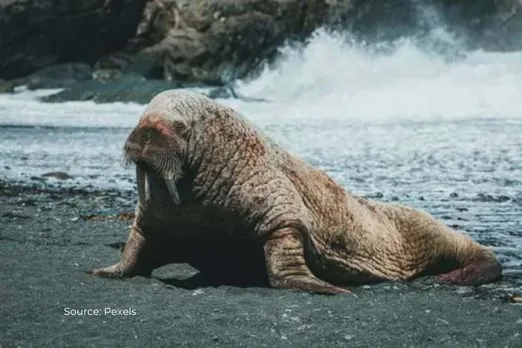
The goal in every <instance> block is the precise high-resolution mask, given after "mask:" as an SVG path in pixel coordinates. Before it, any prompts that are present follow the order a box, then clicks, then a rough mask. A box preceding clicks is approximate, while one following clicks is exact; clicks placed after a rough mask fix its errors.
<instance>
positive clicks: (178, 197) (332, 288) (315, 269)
mask: <svg viewBox="0 0 522 348" xmlns="http://www.w3.org/2000/svg"><path fill="white" fill-rule="evenodd" d="M123 152H124V157H125V159H126V161H127V163H128V164H129V165H133V166H135V168H136V181H137V191H138V202H137V207H136V214H135V219H134V221H133V223H132V227H131V228H130V233H129V236H128V239H127V242H126V244H125V246H124V248H123V251H122V253H121V257H120V260H119V262H117V263H115V264H113V265H112V266H109V267H105V268H98V269H92V270H89V271H88V272H89V273H91V274H94V275H97V276H103V277H132V276H136V275H143V276H151V274H152V271H153V270H154V269H156V268H158V267H160V266H162V265H165V264H169V263H188V264H190V265H192V266H193V267H195V268H196V269H198V270H200V271H201V272H202V273H205V272H206V273H207V274H212V275H214V276H217V277H239V278H241V277H251V276H253V277H264V279H266V281H267V284H268V285H269V286H271V287H273V288H283V289H293V290H302V291H308V292H314V293H321V294H341V293H350V291H349V290H348V287H349V286H353V285H360V284H365V283H370V282H378V281H392V280H396V281H408V280H410V279H413V278H415V277H418V276H421V275H434V276H437V277H438V278H437V279H438V281H440V282H443V283H458V284H462V285H478V284H484V283H488V282H493V281H496V280H498V279H499V278H500V277H501V274H502V267H501V264H500V263H499V261H498V260H497V258H496V257H495V255H494V253H493V252H492V251H491V250H490V249H489V248H487V247H485V246H483V245H480V244H479V243H477V242H476V241H474V240H473V239H472V238H471V237H469V236H468V235H466V234H465V233H464V232H460V231H456V230H454V229H451V228H449V227H447V226H446V225H444V224H443V223H442V222H441V221H438V220H437V219H435V218H434V217H432V216H431V215H429V214H428V213H426V212H424V211H421V210H419V209H414V208H411V207H407V206H405V205H402V204H398V203H386V202H379V201H375V200H370V199H367V198H364V197H358V196H355V195H353V194H351V193H350V192H349V191H348V190H347V189H345V188H343V187H341V186H340V185H339V184H337V183H336V182H334V181H333V180H332V179H331V178H330V177H329V176H328V175H327V174H326V173H325V172H323V171H321V170H319V169H316V168H314V167H313V166H311V165H309V164H308V163H306V162H305V161H303V160H302V159H300V158H299V157H298V156H296V155H293V154H290V153H289V152H287V151H286V150H284V149H283V148H282V147H280V146H279V145H278V144H277V143H276V142H274V141H273V140H272V139H271V138H269V137H268V136H266V135H265V134H264V133H263V132H262V131H261V130H260V129H258V128H257V127H256V126H255V125H254V124H253V123H251V122H250V121H248V120H247V119H246V118H245V117H243V115H242V114H240V113H239V112H237V111H235V110H234V109H232V108H230V107H227V106H224V105H221V104H220V103H217V102H215V101H213V100H211V99H209V98H207V97H206V96H204V95H202V94H199V93H197V92H190V91H181V90H167V91H164V92H161V93H159V94H158V95H156V96H155V97H154V98H153V99H152V100H151V101H150V103H149V105H148V106H147V108H146V110H145V111H144V112H143V114H142V115H141V117H140V119H139V122H138V124H137V126H136V127H135V128H134V129H133V130H132V131H131V133H130V135H129V136H128V138H127V139H126V141H125V144H124V149H123Z"/></svg>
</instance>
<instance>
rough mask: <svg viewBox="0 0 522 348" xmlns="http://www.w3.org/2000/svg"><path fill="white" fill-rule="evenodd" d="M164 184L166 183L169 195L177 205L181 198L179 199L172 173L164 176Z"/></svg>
mask: <svg viewBox="0 0 522 348" xmlns="http://www.w3.org/2000/svg"><path fill="white" fill-rule="evenodd" d="M165 185H167V189H168V190H169V193H170V196H171V197H172V200H173V201H174V204H176V205H179V204H180V203H181V200H180V199H179V194H178V189H177V187H176V180H175V179H174V177H173V176H172V175H169V176H167V177H166V178H165Z"/></svg>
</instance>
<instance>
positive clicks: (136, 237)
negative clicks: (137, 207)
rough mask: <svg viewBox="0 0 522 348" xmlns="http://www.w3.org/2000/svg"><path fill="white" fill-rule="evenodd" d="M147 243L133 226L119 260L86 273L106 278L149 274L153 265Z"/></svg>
mask: <svg viewBox="0 0 522 348" xmlns="http://www.w3.org/2000/svg"><path fill="white" fill-rule="evenodd" d="M147 244H148V243H146V240H145V237H144V236H143V235H142V234H141V233H140V232H139V231H138V230H137V228H136V227H135V226H133V227H132V228H131V231H130V234H129V238H128V239H127V243H126V244H125V248H124V249H123V252H122V254H121V258H120V261H119V262H117V263H115V264H114V265H112V266H108V267H104V268H96V269H91V270H89V271H87V273H89V274H92V275H95V276H99V277H107V278H124V277H133V276H136V275H143V276H150V275H151V273H152V270H153V265H152V263H151V262H150V261H151V259H150V257H151V255H150V253H147V250H146V249H147Z"/></svg>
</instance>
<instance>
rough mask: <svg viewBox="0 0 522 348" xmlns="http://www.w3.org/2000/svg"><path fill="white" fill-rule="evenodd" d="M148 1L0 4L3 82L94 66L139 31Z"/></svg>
mask: <svg viewBox="0 0 522 348" xmlns="http://www.w3.org/2000/svg"><path fill="white" fill-rule="evenodd" d="M145 1H146V0H82V1H78V0H60V1H55V0H0V78H4V79H13V78H17V77H21V76H25V75H27V74H30V73H32V72H34V71H35V70H37V69H41V68H44V67H47V66H49V65H53V64H58V63H64V62H84V63H88V64H93V63H94V62H96V61H97V60H98V59H99V58H100V57H101V56H103V55H104V54H106V53H108V52H113V51H117V50H119V49H121V48H122V47H124V46H125V45H126V43H127V42H128V40H129V38H131V37H133V36H134V35H135V33H136V27H137V25H138V23H139V21H140V18H141V14H142V12H143V8H144V5H145Z"/></svg>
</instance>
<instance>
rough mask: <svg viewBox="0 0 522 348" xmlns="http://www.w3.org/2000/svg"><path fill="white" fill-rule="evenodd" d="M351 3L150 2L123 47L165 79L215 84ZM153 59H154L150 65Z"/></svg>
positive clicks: (275, 0) (253, 66) (250, 68)
mask: <svg viewBox="0 0 522 348" xmlns="http://www.w3.org/2000/svg"><path fill="white" fill-rule="evenodd" d="M355 2H356V1H332V0H330V1H328V0H310V1H302V0H245V1H238V0H178V1H173V0H152V1H149V2H148V3H147V5H146V7H145V10H144V12H143V16H142V19H141V22H140V24H139V25H138V28H137V34H136V37H135V38H134V39H133V40H131V41H130V42H129V44H128V45H127V51H131V52H139V54H140V56H141V58H142V61H148V62H149V71H155V72H156V73H158V72H160V73H161V75H162V76H155V77H162V78H164V79H167V80H174V81H183V82H201V83H205V84H208V85H220V84H223V83H227V82H230V81H232V80H234V79H236V78H239V77H244V76H245V75H246V74H247V73H249V72H252V71H253V70H255V69H256V67H258V66H259V64H260V63H261V62H264V61H265V60H266V59H268V58H270V57H272V56H274V54H275V53H276V52H277V48H278V47H279V46H280V45H281V44H282V43H283V42H284V41H285V40H293V39H303V38H305V37H306V36H308V35H309V34H310V33H311V32H312V31H313V30H314V29H316V28H317V27H319V26H321V25H323V24H327V23H332V22H333V21H334V20H335V19H336V14H345V13H347V12H350V11H352V9H353V3H355ZM153 62H155V63H153Z"/></svg>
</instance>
